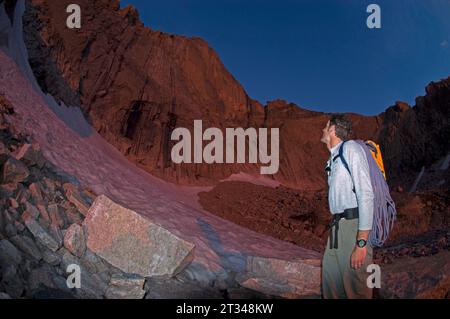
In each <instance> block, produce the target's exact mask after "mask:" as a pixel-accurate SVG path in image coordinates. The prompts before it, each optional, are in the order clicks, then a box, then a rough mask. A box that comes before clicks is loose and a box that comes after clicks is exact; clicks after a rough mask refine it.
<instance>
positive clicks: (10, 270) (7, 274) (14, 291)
mask: <svg viewBox="0 0 450 319" xmlns="http://www.w3.org/2000/svg"><path fill="white" fill-rule="evenodd" d="M1 286H3V289H2V290H4V291H5V292H6V293H7V294H8V295H10V296H11V297H13V298H19V297H21V296H22V293H23V291H24V289H25V285H24V282H23V281H22V279H21V277H20V276H19V275H18V273H17V268H16V265H8V266H6V267H4V269H2V282H1ZM0 289H1V288H0Z"/></svg>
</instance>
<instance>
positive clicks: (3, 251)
mask: <svg viewBox="0 0 450 319" xmlns="http://www.w3.org/2000/svg"><path fill="white" fill-rule="evenodd" d="M21 262H22V253H21V252H20V251H19V250H18V249H17V248H16V247H15V246H14V245H13V244H11V242H10V241H9V240H7V239H2V240H0V266H2V267H5V266H7V265H18V264H20V263H21Z"/></svg>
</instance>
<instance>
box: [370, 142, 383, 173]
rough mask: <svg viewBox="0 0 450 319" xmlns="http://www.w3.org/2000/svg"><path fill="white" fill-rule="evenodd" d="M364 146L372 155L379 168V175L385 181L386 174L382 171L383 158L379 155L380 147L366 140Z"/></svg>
mask: <svg viewBox="0 0 450 319" xmlns="http://www.w3.org/2000/svg"><path fill="white" fill-rule="evenodd" d="M366 145H367V147H368V148H369V150H370V152H371V153H372V157H373V159H374V160H375V162H376V163H377V165H378V167H379V168H380V170H381V173H383V176H384V179H386V172H385V170H384V163H383V156H382V155H381V150H380V145H378V144H377V143H375V142H374V141H371V140H367V141H366Z"/></svg>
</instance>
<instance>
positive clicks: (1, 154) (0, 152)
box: [0, 141, 9, 166]
mask: <svg viewBox="0 0 450 319" xmlns="http://www.w3.org/2000/svg"><path fill="white" fill-rule="evenodd" d="M8 155H9V151H8V148H7V147H6V146H5V144H3V142H2V141H0V166H1V165H3V163H4V162H6V160H7V159H8Z"/></svg>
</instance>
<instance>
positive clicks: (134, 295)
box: [105, 275, 145, 299]
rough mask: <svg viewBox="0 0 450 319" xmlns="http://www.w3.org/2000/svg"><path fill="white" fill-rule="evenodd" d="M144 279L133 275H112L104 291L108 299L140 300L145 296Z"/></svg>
mask: <svg viewBox="0 0 450 319" xmlns="http://www.w3.org/2000/svg"><path fill="white" fill-rule="evenodd" d="M144 283H145V279H144V278H142V277H140V276H135V275H134V276H133V275H128V276H125V275H113V276H112V277H111V280H110V282H109V287H108V289H107V290H106V294H105V297H106V298H108V299H142V298H144V295H145V290H144V289H143V288H144Z"/></svg>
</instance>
